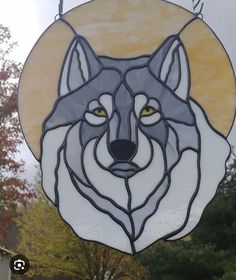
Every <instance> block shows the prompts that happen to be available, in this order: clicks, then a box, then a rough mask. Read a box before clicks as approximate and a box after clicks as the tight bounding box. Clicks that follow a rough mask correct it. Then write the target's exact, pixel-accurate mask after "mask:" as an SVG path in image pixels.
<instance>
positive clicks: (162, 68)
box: [149, 35, 190, 100]
mask: <svg viewBox="0 0 236 280" xmlns="http://www.w3.org/2000/svg"><path fill="white" fill-rule="evenodd" d="M149 67H150V69H151V71H152V73H153V74H154V76H156V77H157V78H158V79H160V80H161V81H163V82H164V83H165V84H166V85H167V86H168V87H169V88H170V89H171V90H172V91H174V92H175V94H176V95H177V96H178V97H180V98H181V99H183V100H186V98H187V96H188V94H189V90H190V71H189V63H188V57H187V54H186V51H185V48H184V46H183V43H182V41H181V40H180V38H179V36H177V35H174V36H170V37H168V38H167V39H166V40H165V41H164V43H163V44H162V45H161V46H160V47H159V49H157V50H156V52H155V53H154V54H153V55H152V57H151V59H150V62H149Z"/></svg>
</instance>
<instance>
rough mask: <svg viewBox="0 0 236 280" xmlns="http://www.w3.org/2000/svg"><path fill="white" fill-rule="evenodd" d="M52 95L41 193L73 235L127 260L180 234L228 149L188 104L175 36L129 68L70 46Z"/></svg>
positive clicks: (207, 194)
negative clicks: (122, 254) (121, 254)
mask: <svg viewBox="0 0 236 280" xmlns="http://www.w3.org/2000/svg"><path fill="white" fill-rule="evenodd" d="M58 93H59V97H58V100H57V101H56V103H55V106H54V108H53V110H52V112H51V113H50V115H49V116H48V117H47V119H46V120H45V122H44V125H43V135H42V149H41V165H42V172H43V187H44V190H45V192H46V194H47V195H48V197H49V198H50V199H51V200H52V201H53V202H54V203H55V205H56V206H57V207H58V209H59V212H60V214H61V216H62V218H63V219H64V220H65V221H66V222H67V223H68V224H69V225H70V226H71V227H72V228H73V229H74V231H75V232H76V233H77V234H78V235H79V236H81V237H82V238H85V239H88V240H95V241H98V242H101V243H104V244H107V245H109V246H111V247H114V248H117V249H119V250H121V251H125V252H127V253H131V254H132V253H135V252H137V251H140V250H142V249H144V248H145V247H147V246H149V245H150V244H152V243H153V242H154V241H156V240H158V239H160V238H162V239H177V238H180V237H182V236H184V235H186V234H187V233H189V232H190V231H191V230H192V229H193V228H194V227H195V226H196V224H197V223H198V221H199V219H200V216H201V214H202V211H203V209H204V208H205V206H206V205H207V204H208V202H209V201H210V200H211V199H212V197H213V196H214V194H215V191H216V188H217V185H218V183H219V182H220V180H221V179H222V177H223V176H224V173H225V161H226V158H227V157H228V154H229V146H228V144H227V142H226V140H225V139H224V137H223V136H221V135H219V134H218V133H217V132H216V131H215V130H214V129H213V128H212V127H211V125H210V124H209V122H208V121H207V119H206V116H205V114H204V112H203V110H202V109H201V108H200V106H199V105H197V103H196V102H195V101H194V100H192V99H191V98H190V96H189V93H190V70H189V64H188V58H187V53H186V50H185V48H184V45H183V43H182V42H181V40H180V38H179V36H178V35H173V36H170V37H168V38H167V39H166V40H165V41H164V42H163V44H162V45H161V46H160V47H159V48H158V49H157V50H156V51H155V52H154V53H153V54H152V55H146V56H140V57H136V58H130V59H114V58H110V57H105V56H100V57H98V56H96V54H95V52H94V51H93V49H92V48H91V46H90V45H89V43H88V42H87V41H86V40H85V39H84V38H83V37H81V36H77V37H76V38H74V40H73V41H72V43H71V45H70V47H69V48H68V52H67V54H66V57H65V60H64V63H63V67H62V72H61V76H60V79H59V86H58ZM216 150H217V154H216V153H215V151H216Z"/></svg>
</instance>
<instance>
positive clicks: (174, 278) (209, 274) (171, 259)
mask: <svg viewBox="0 0 236 280" xmlns="http://www.w3.org/2000/svg"><path fill="white" fill-rule="evenodd" d="M224 257H225V254H224V252H216V250H215V248H214V246H212V245H202V244H197V243H194V242H192V241H179V242H174V243H161V244H159V245H156V246H154V247H153V248H150V249H148V250H147V251H144V252H143V253H141V254H140V255H138V256H137V257H136V258H137V261H138V262H140V263H141V264H142V265H144V266H145V267H147V268H148V270H149V272H150V278H149V279H158V280H159V279H160V280H184V279H186V280H187V279H191V280H213V279H214V277H221V276H222V275H223V274H224V271H223V269H222V262H223V259H224Z"/></svg>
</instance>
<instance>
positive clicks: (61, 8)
mask: <svg viewBox="0 0 236 280" xmlns="http://www.w3.org/2000/svg"><path fill="white" fill-rule="evenodd" d="M62 17H63V0H59V4H58V14H57V15H56V16H55V18H54V19H55V20H57V19H58V18H59V19H61V18H62Z"/></svg>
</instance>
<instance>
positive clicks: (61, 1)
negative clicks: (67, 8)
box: [58, 0, 63, 18]
mask: <svg viewBox="0 0 236 280" xmlns="http://www.w3.org/2000/svg"><path fill="white" fill-rule="evenodd" d="M58 15H59V18H61V17H62V16H63V0H60V3H59V5H58Z"/></svg>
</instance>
